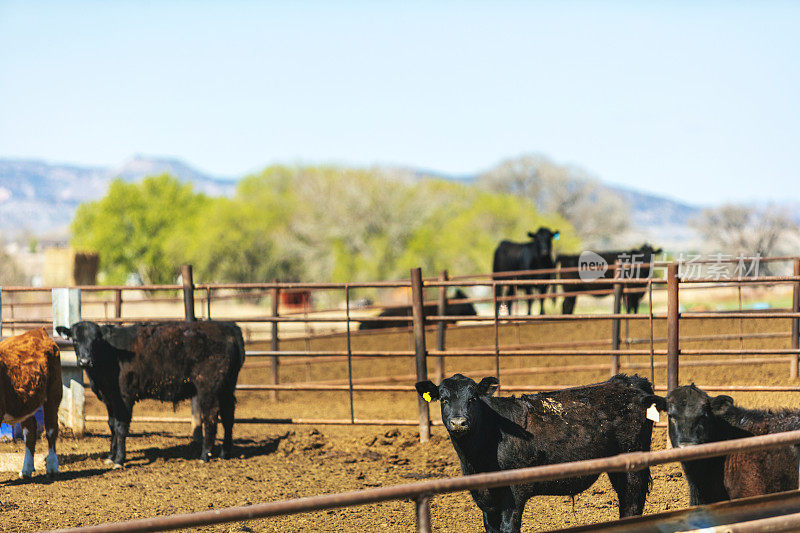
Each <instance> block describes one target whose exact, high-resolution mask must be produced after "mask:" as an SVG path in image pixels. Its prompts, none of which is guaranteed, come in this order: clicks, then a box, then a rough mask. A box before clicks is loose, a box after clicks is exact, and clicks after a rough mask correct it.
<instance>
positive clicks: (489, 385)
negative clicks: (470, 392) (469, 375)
mask: <svg viewBox="0 0 800 533" xmlns="http://www.w3.org/2000/svg"><path fill="white" fill-rule="evenodd" d="M499 386H500V382H499V381H498V380H497V378H496V377H494V376H489V377H486V378H483V379H482V380H481V382H480V383H478V396H491V395H492V394H494V391H496V390H497V387H499Z"/></svg>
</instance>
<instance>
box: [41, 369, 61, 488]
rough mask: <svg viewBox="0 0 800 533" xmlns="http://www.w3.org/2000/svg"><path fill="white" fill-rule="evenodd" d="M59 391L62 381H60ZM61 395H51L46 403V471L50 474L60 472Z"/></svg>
mask: <svg viewBox="0 0 800 533" xmlns="http://www.w3.org/2000/svg"><path fill="white" fill-rule="evenodd" d="M58 387H59V393H60V392H61V390H60V389H61V383H60V382H59V383H58ZM60 403H61V395H60V394H58V395H56V397H55V398H52V397H49V396H48V398H47V401H45V403H44V430H45V434H46V436H47V458H46V459H45V461H44V464H45V471H46V472H47V475H48V476H51V475H53V474H58V456H57V455H56V440H58V406H59V404H60Z"/></svg>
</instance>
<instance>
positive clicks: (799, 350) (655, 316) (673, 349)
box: [2, 257, 800, 441]
mask: <svg viewBox="0 0 800 533" xmlns="http://www.w3.org/2000/svg"><path fill="white" fill-rule="evenodd" d="M761 261H765V262H769V261H791V262H792V264H793V272H794V275H793V276H762V277H744V278H740V279H737V280H736V281H733V282H732V281H730V280H719V279H709V278H698V279H680V278H679V274H678V273H679V264H677V263H669V264H666V263H660V264H659V263H654V264H653V266H666V276H665V277H664V278H649V279H638V278H636V279H630V278H614V279H611V280H609V279H598V280H595V281H584V280H580V279H525V278H530V276H531V275H541V274H547V273H555V272H557V271H558V269H556V270H549V271H527V272H510V273H502V274H497V275H474V276H463V277H459V278H455V279H452V280H449V279H448V277H447V274H446V272H443V273H441V275H440V276H439V277H438V278H427V279H423V277H422V272H421V270H420V269H418V268H417V269H412V270H411V276H410V279H409V280H408V281H395V282H373V283H278V282H273V283H198V284H195V283H194V282H193V277H192V269H191V267H190V266H188V265H187V266H184V267H183V268H182V282H183V283H182V285H148V286H137V287H129V286H114V287H106V286H85V287H80V289H81V290H82V291H83V292H84V293H98V292H103V293H109V292H110V293H112V294H113V295H114V298H113V306H114V317H100V318H97V319H96V320H98V321H102V322H109V323H128V322H145V321H150V322H152V321H165V320H176V319H180V318H184V319H186V320H194V319H195V310H196V302H195V293H197V292H199V293H200V294H203V295H204V296H205V298H204V301H203V302H202V303H205V316H206V317H207V318H208V317H212V305H211V304H212V301H216V297H215V293H217V292H223V291H255V292H256V294H259V295H262V296H263V295H269V300H270V302H271V313H270V314H269V315H265V316H255V317H254V316H249V317H247V316H239V317H235V316H234V317H225V320H233V321H236V322H239V323H240V324H253V323H256V324H266V325H268V326H269V328H270V333H271V334H270V336H269V343H270V349H269V350H254V349H248V357H249V358H250V361H248V362H246V363H245V365H252V366H255V365H264V363H259V362H258V361H255V362H253V358H254V357H255V358H265V359H266V360H267V366H268V367H269V369H270V371H269V381H270V383H268V384H239V385H238V386H237V389H238V390H241V391H270V392H271V394H272V395H273V397H277V393H278V391H286V392H291V391H342V392H347V393H348V400H349V415H350V416H349V417H348V418H340V419H325V418H244V419H238V420H237V422H238V423H256V424H261V423H277V424H291V423H301V424H302V423H307V424H380V425H384V424H386V425H419V428H420V439H421V440H422V441H425V440H427V439H428V436H429V434H430V426H431V420H430V413H429V410H428V403H427V402H425V401H423V400H422V399H418V405H419V412H418V419H417V420H411V419H408V420H407V419H365V418H357V417H356V416H355V410H354V399H353V397H354V393H356V392H394V391H408V392H413V391H414V387H413V385H412V383H413V382H415V381H419V380H422V379H427V378H428V376H429V372H428V359H429V358H432V359H433V361H435V369H434V372H433V375H434V379H435V380H441V379H442V377H443V376H444V369H445V358H446V357H487V356H488V357H493V358H494V368H493V369H491V373H494V374H495V375H496V376H497V377H499V376H500V371H501V370H500V367H501V365H500V362H501V358H502V357H504V356H525V357H541V356H575V357H591V356H607V357H609V358H610V360H609V363H608V365H607V368H608V369H609V373H610V374H611V375H613V374H616V373H618V372H619V370H620V367H621V365H620V356H621V355H626V356H649V359H650V361H649V365H648V366H649V368H650V377H651V380H653V378H654V369H655V368H656V366H660V367H664V366H666V368H667V382H666V383H665V384H663V385H656V390H658V391H666V390H671V389H672V388H674V387H675V386H677V384H678V372H679V356H680V355H686V356H690V355H691V356H704V357H707V356H732V355H736V356H739V357H741V356H743V355H749V356H753V355H761V356H769V357H760V358H748V359H721V360H720V359H704V360H701V361H690V362H685V364H689V365H723V364H757V363H764V362H774V361H776V360H788V361H789V373H790V377H791V378H797V376H798V356H799V355H800V343H799V341H798V339H799V338H800V334H799V333H798V330H799V329H800V327H799V323H800V304H799V301H800V283H798V281H800V259H798V258H795V257H778V258H762V259H761ZM639 266H642V267H649V266H651V265H649V264H641V265H639ZM614 268H619V265H615V267H614ZM566 270H567V269H564V270H561V272H564V271H566ZM573 270H577V269H573ZM509 277H512V278H514V279H507V278H509ZM786 283H791V284H792V285H793V300H792V308H791V309H790V310H788V311H763V312H762V311H743V310H742V309H741V301H742V300H741V287H742V286H743V285H745V284H772V285H774V284H786ZM509 285H511V286H529V287H531V286H553V285H560V286H561V292H554V293H549V294H548V293H545V294H534V295H530V296H521V297H518V296H506V297H498V296H497V291H496V288H498V287H502V286H509ZM591 285H596V286H599V287H603V288H602V289H597V290H581V291H575V290H570V289H571V287H572V286H582V287H585V286H591ZM609 285H613V289H609V288H608V286H609ZM476 286H483V287H487V288H489V289H491V293H492V297H491V298H489V299H467V300H463V299H462V300H451V301H450V302H449V303H456V302H470V303H479V302H484V303H491V305H492V310H493V313H492V316H447V315H446V314H445V312H446V311H445V310H446V309H447V304H448V299H447V296H446V290H447V288H448V287H476ZM731 286H735V287H737V288H738V290H739V306H740V309H739V311H735V312H680V300H679V287H680V290H687V289H692V288H695V287H704V288H708V287H731ZM426 288H427V289H432V290H436V291H437V292H438V299H437V301H436V309H437V312H436V314H435V315H431V314H429V313H425V312H424V311H423V307H424V302H423V293H424V291H425V289H426ZM362 289H401V290H404V291H409V292H410V297H411V298H410V299H411V305H410V313H409V315H410V316H405V317H404V316H387V317H381V316H358V317H353V316H352V312H353V307H354V306H353V303H352V301H351V295H352V293H353V292H354V291H356V290H362ZM49 290H50V289H48V288H30V287H6V288H4V289H3V293H24V292H31V291H34V292H45V291H49ZM310 290H333V291H342V292H343V296H344V298H343V299H344V309H336V310H335V311H337V313H336V314H335V315H331V316H311V315H310V313H309V311H308V309H305V310H303V311H301V312H294V313H280V312H279V310H280V307H279V301H280V295H281V294H282V293H289V294H292V293H303V292H305V291H310ZM655 290H665V291H666V296H667V310H666V313H660V314H659V313H654V312H653V292H654V291H655ZM124 291H148V292H150V293H152V292H156V291H168V292H171V293H172V294H174V295H175V296H169V297H167V298H159V299H148V300H147V301H154V300H157V301H175V300H177V299H180V298H181V297H180V296H178V294H179V292H182V293H183V294H182V300H183V304H184V305H183V307H184V317H159V318H152V317H151V318H147V319H142V318H126V317H123V316H122V305H123V301H124V300H123V292H124ZM634 291H635V292H640V293H646V294H647V300H648V305H647V312H646V313H642V314H635V315H629V314H628V315H626V314H622V313H621V312H620V308H621V302H622V297H623V294H625V293H626V292H634ZM565 294H567V295H581V294H591V295H597V294H611V295H613V313H610V314H584V315H533V316H518V315H514V316H512V315H507V316H506V315H503V316H501V315H500V313H499V311H498V304H502V303H508V304H509V305H510V304H511V302H513V301H515V300H516V301H524V300H526V299H530V298H552V297H554V296H557V295H565ZM225 297H226V298H230V297H232V296H231V295H230V294H227V295H225ZM85 301H86V302H87V303H88V302H92V301H93V300H91V299H89V298H87V299H86V300H85ZM95 301H97V300H95ZM99 301H100V302H105V301H104V300H99ZM23 303H24V302H20V303H17V304H16V305H18V306H19V305H22V304H23ZM7 305H8V304H4V306H3V307H7ZM38 305H42V304H41V303H39V304H38ZM328 311H334V310H328ZM342 315H343V316H342ZM704 318H727V319H730V318H733V319H739V321H740V333H739V334H738V335H737V334H732V335H722V336H720V335H709V336H693V337H686V336H685V337H681V336H680V333H679V319H684V320H686V319H704ZM750 319H791V327H790V331H787V332H785V333H774V332H773V333H749V334H745V333H744V332H743V331H742V330H741V323H742V322H743V321H744V320H750ZM598 320H599V321H610V322H611V339H610V341H611V342H610V344H611V346H610V349H607V348H605V349H604V348H598V349H594V348H585V347H583V348H582V347H581V346H586V344H587V342H586V341H582V342H562V343H557V344H555V345H551V346H549V347H547V346H545V347H542V346H539V347H531V346H527V347H526V346H514V347H508V346H501V345H500V342H499V331H500V327H501V325H507V324H524V323H531V322H539V321H546V322H566V321H580V322H585V321H598ZM623 320H624V321H625V323H626V324H627V321H629V320H640V321H641V320H646V321H648V325H649V336H648V338H641V339H626V340H627V344H629V345H632V344H644V345H646V346H645V347H644V348H643V349H633V348H630V347H629V348H627V349H622V348H621V345H622V342H623V341H622V336H621V324H622V321H623ZM381 321H392V322H398V321H407V322H408V323H409V325H410V327H411V332H412V339H413V349H409V350H384V351H375V350H369V351H357V350H354V349H352V345H351V340H352V338H353V337H354V336H356V335H363V334H373V331H374V330H373V331H354V330H353V326H354V324H355V323H357V322H358V323H363V322H381ZM456 321H457V322H458V323H459V326H456V327H468V326H464V325H465V324H469V323H473V324H482V325H483V326H484V327H485V326H486V325H487V324H488V325H491V327H492V328H493V331H494V335H493V343H492V345H489V346H486V347H483V348H469V349H447V348H446V332H447V328H448V327H449V324H453V323H455V322H456ZM655 321H666V324H667V328H666V330H667V331H666V337H664V338H659V339H656V338H655V337H654V334H653V331H654V322H655ZM49 323H50V321H49V320H46V319H42V318H13V317H12V318H7V317H6V316H4V317H3V320H2V325H3V326H6V327H9V326H10V327H14V328H19V327H30V326H36V325H42V324H49ZM313 323H327V324H338V325H339V329H343V331H341V332H340V333H337V335H339V336H344V338H345V341H346V346H345V349H344V350H327V351H310V350H293V351H287V350H281V349H280V341H281V336H280V335H279V324H284V325H287V324H300V325H308V324H313ZM426 327H427V328H435V329H436V346H435V348H434V349H429V348H428V347H427V345H426V338H425V330H426ZM450 327H452V326H450ZM378 331H379V332H380V331H383V330H378ZM784 335H785V336H786V337H790V338H791V347H790V348H786V349H775V348H770V349H752V348H751V349H744V347H743V346H742V347H740V349H702V350H696V349H695V350H692V349H685V348H684V349H681V347H680V341H681V340H683V341H693V340H698V339H701V338H706V339H721V338H738V339H740V341H741V340H742V339H744V338H745V337H747V338H769V337H776V336H784ZM593 342H595V343H596V344H597V343H598V342H599V344H600V345H602V344H603V341H593ZM656 342H666V349H655V348H654V346H655V343H656ZM656 356H659V357H660V356H666V362H663V363H662V362H658V363H656V361H655V358H656ZM775 356H783V359H779V358H777V357H775ZM385 357H408V358H411V357H413V358H414V359H415V361H416V372H415V374H412V375H403V376H382V377H371V378H369V380H368V381H372V383H363V382H362V383H356V382H355V381H354V378H353V367H352V362H353V360H354V359H361V358H385ZM279 358H281V359H288V360H291V359H294V360H303V361H306V362H309V361H320V362H322V361H325V362H328V361H332V360H333V361H343V362H346V364H347V380H346V381H345V382H343V383H329V382H306V383H281V382H280V370H279V369H280V359H279ZM603 366H605V365H598V364H593V365H586V364H584V365H569V366H563V367H556V368H553V367H538V368H537V367H534V368H527V369H508V370H505V371H504V372H503V373H504V374H505V375H513V374H515V373H516V374H525V373H542V372H559V371H561V372H567V371H581V370H597V369H599V368H602V367H603ZM626 366H627V367H628V368H641V367H642V366H644V365H642V364H639V365H636V364H628V365H626ZM362 381H364V380H362ZM376 381H377V382H378V383H375V382H376ZM386 381H390V382H401V383H402V382H405V383H404V384H387V383H386ZM409 381H410V382H411V383H409ZM562 387H563V386H561V387H552V386H503V387H502V389H503V390H505V391H510V392H535V391H540V390H553V389H556V388H562ZM701 387H703V388H705V389H707V390H709V391H722V392H726V391H727V392H730V391H781V392H785V391H800V387H793V386H779V385H753V386H731V385H724V384H704V385H701ZM87 420H88V421H105V419H104V418H102V417H87ZM134 420H137V421H140V422H189V421H190V419H189V418H177V417H136V418H135V419H134Z"/></svg>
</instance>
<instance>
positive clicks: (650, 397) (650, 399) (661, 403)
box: [641, 394, 667, 412]
mask: <svg viewBox="0 0 800 533" xmlns="http://www.w3.org/2000/svg"><path fill="white" fill-rule="evenodd" d="M641 402H642V406H643V407H645V408H646V409H649V408H650V406H651V405H655V406H656V409H658V410H659V411H661V412H666V411H667V399H666V398H664V397H662V396H658V395H656V394H647V395H645V396H642V399H641Z"/></svg>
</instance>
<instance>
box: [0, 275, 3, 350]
mask: <svg viewBox="0 0 800 533" xmlns="http://www.w3.org/2000/svg"><path fill="white" fill-rule="evenodd" d="M0 340H3V287H0Z"/></svg>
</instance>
